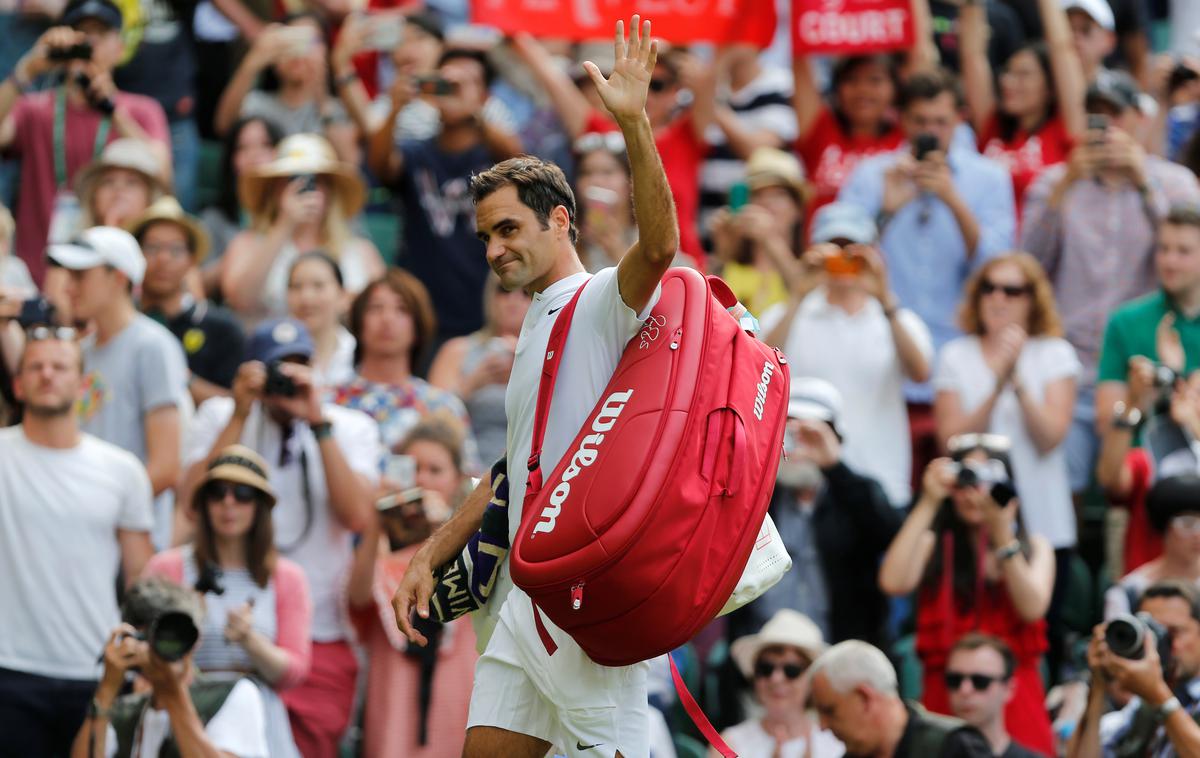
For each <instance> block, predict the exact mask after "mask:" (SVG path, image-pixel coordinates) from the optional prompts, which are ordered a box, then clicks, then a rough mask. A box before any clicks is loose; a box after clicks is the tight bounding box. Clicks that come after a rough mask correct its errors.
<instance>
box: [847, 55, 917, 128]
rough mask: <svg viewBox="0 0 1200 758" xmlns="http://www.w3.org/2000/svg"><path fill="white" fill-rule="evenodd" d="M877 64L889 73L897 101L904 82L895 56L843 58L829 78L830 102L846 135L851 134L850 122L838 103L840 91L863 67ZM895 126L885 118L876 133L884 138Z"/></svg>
mask: <svg viewBox="0 0 1200 758" xmlns="http://www.w3.org/2000/svg"><path fill="white" fill-rule="evenodd" d="M871 64H876V65H880V66H883V67H884V69H885V70H886V71H887V74H888V78H890V79H891V80H892V93H893V95H892V97H893V99H895V96H896V94H898V93H899V92H900V87H901V86H902V82H901V81H900V62H899V60H898V59H897V58H896V56H894V55H889V54H887V53H874V54H871V55H850V56H847V57H845V58H841V59H839V60H837V61H836V62H834V64H833V71H832V72H830V76H829V100H830V103H831V111H832V113H833V117H834V119H836V120H837V122H838V126H839V127H841V129H842V131H843V132H844V133H846V134H849V133H850V120H849V119H848V118H846V114H845V113H844V112H842V108H841V104H840V103H839V101H838V89H839V88H840V87H841V86H842V84H844V83H845V82H846V80H847V79H849V78H850V75H851V74H853V73H854V72H855V71H856V70H858V69H859V68H861V67H863V66H867V65H871ZM894 126H895V124H894V123H893V121H892V119H891V118H884V119H882V120H881V121H880V122H879V128H878V130H877V132H876V134H877V136H880V137H882V136H883V135H885V134H887V133H888V132H889V131H890V130H891V129H892V128H893V127H894Z"/></svg>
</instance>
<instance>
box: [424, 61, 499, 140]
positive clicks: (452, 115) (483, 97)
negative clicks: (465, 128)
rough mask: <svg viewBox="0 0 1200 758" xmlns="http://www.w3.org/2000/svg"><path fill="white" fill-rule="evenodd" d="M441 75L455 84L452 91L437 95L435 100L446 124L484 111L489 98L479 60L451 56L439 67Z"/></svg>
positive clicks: (458, 121)
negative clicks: (484, 105) (447, 93)
mask: <svg viewBox="0 0 1200 758" xmlns="http://www.w3.org/2000/svg"><path fill="white" fill-rule="evenodd" d="M438 75H439V76H441V77H442V78H443V79H445V80H446V81H448V82H451V83H452V84H453V85H454V91H453V92H452V93H451V94H449V95H435V96H434V97H433V104H434V105H435V106H437V109H438V111H439V112H440V113H441V114H442V123H443V124H458V123H461V122H463V121H465V120H466V119H468V118H470V117H471V116H474V115H477V114H479V113H480V112H482V111H483V104H484V103H485V102H487V97H488V91H487V81H486V78H485V72H484V70H483V66H482V65H481V64H480V63H479V61H475V60H470V59H468V58H452V59H451V60H448V61H446V62H445V63H443V64H442V65H441V67H440V68H438Z"/></svg>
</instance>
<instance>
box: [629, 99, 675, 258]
mask: <svg viewBox="0 0 1200 758" xmlns="http://www.w3.org/2000/svg"><path fill="white" fill-rule="evenodd" d="M621 132H622V133H623V134H624V136H625V149H626V151H627V152H628V154H629V166H630V171H631V173H632V174H633V214H634V218H635V219H636V220H637V227H638V249H639V250H640V251H641V252H642V253H643V254H644V255H646V256H648V257H649V258H650V259H651V260H656V261H662V260H667V261H669V260H672V259H673V258H674V257H675V253H676V251H678V250H679V222H678V220H677V218H676V213H675V199H674V198H673V197H672V196H671V187H670V185H669V184H668V183H667V174H666V172H665V171H664V170H663V164H662V159H661V158H660V157H659V155H658V148H657V147H656V146H655V144H654V130H653V129H651V127H650V119H649V118H647V117H646V115H645V114H644V113H643V114H642V115H640V116H638V117H637V118H632V119H627V120H623V121H622V122H621Z"/></svg>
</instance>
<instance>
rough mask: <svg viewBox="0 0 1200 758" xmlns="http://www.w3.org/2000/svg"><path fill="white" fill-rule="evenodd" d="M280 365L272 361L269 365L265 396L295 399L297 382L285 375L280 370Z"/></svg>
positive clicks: (264, 385) (264, 387) (264, 389)
mask: <svg viewBox="0 0 1200 758" xmlns="http://www.w3.org/2000/svg"><path fill="white" fill-rule="evenodd" d="M280 363H281V362H280V361H271V362H270V363H268V364H267V381H266V382H265V383H264V384H263V394H264V395H274V396H276V397H295V396H296V382H295V381H294V380H293V379H292V377H290V376H288V375H287V374H285V373H283V371H282V370H281V369H280V368H279V365H280Z"/></svg>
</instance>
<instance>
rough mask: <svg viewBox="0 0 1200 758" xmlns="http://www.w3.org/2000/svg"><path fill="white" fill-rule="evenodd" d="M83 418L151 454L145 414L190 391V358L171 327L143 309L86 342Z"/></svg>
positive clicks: (90, 428) (141, 454)
mask: <svg viewBox="0 0 1200 758" xmlns="http://www.w3.org/2000/svg"><path fill="white" fill-rule="evenodd" d="M83 368H84V372H85V373H84V381H83V398H82V400H81V401H80V405H79V420H80V423H81V424H82V426H83V431H85V432H87V433H88V434H94V435H95V436H97V437H99V438H100V439H102V440H104V441H105V442H111V443H112V444H114V445H117V446H118V447H121V448H124V449H125V450H128V451H129V452H131V453H133V454H134V455H136V456H137V457H138V458H139V459H140V460H141V461H143V462H145V460H146V432H145V420H146V415H147V414H149V413H150V412H151V411H154V410H157V409H158V408H162V407H163V406H167V405H178V404H179V403H180V402H181V401H182V400H183V397H184V395H185V394H186V393H187V359H186V358H184V355H183V348H182V347H181V346H180V344H179V340H177V339H175V337H174V335H172V334H171V333H170V332H169V331H167V329H166V327H164V326H162V325H161V324H158V323H157V322H155V321H154V320H153V319H150V318H148V317H147V316H144V315H142V314H140V313H139V314H137V315H136V316H134V318H133V321H131V322H130V323H129V326H127V327H125V329H124V330H123V331H121V333H120V334H118V335H117V336H116V337H114V338H113V339H111V340H109V341H108V342H107V343H105V344H104V345H97V344H96V338H95V336H94V335H93V336H91V337H88V338H87V339H86V340H84V342H83Z"/></svg>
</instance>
